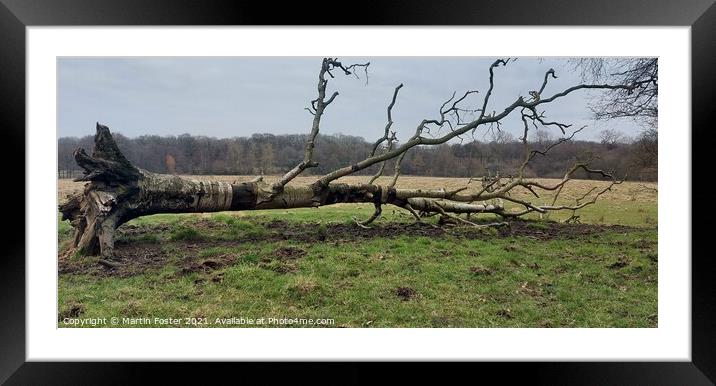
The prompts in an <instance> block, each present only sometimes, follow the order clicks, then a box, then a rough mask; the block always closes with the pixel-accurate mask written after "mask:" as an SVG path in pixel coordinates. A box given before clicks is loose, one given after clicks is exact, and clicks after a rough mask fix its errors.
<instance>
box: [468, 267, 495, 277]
mask: <svg viewBox="0 0 716 386" xmlns="http://www.w3.org/2000/svg"><path fill="white" fill-rule="evenodd" d="M470 273H471V274H473V275H475V276H482V275H492V270H491V269H489V268H485V267H470Z"/></svg>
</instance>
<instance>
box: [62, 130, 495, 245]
mask: <svg viewBox="0 0 716 386" xmlns="http://www.w3.org/2000/svg"><path fill="white" fill-rule="evenodd" d="M74 157H75V160H76V161H77V164H78V165H79V166H80V167H82V168H83V169H84V170H85V176H83V177H81V178H78V179H77V181H88V182H89V183H88V184H86V185H85V188H84V191H83V192H82V193H79V194H75V195H74V196H71V197H70V198H69V199H68V201H67V202H65V203H64V204H62V205H60V211H61V212H62V219H63V220H70V222H71V224H72V226H73V227H74V229H75V234H74V239H73V244H72V246H73V248H74V249H75V250H79V251H81V252H83V253H86V254H90V255H97V254H101V256H102V257H103V258H104V259H111V258H112V256H113V247H114V231H115V229H117V227H119V226H120V225H122V224H124V223H125V222H127V221H129V220H131V219H134V218H137V217H140V216H146V215H151V214H157V213H197V212H219V211H238V210H258V209H288V208H306V207H318V206H324V205H332V204H337V203H373V204H375V205H376V207H380V205H382V204H392V205H397V206H400V207H403V208H405V207H410V208H411V209H413V210H417V211H430V212H432V211H436V210H440V211H447V212H453V213H474V212H493V213H500V212H501V211H502V207H501V206H495V205H482V204H472V203H466V202H453V201H449V200H440V201H439V203H438V201H436V200H435V199H431V198H424V197H416V196H425V194H426V193H430V191H426V190H419V189H417V190H416V189H395V188H393V187H390V188H387V187H382V186H380V185H373V184H355V185H349V184H341V183H331V184H329V185H328V186H321V185H318V184H312V185H303V186H293V185H287V186H285V187H283V188H282V189H281V190H280V191H276V190H275V188H274V187H273V185H270V184H268V183H266V182H264V181H263V179H262V178H257V179H255V180H253V181H250V182H242V183H227V182H220V181H202V180H195V179H189V178H183V177H179V176H174V175H167V174H157V173H152V172H149V171H146V170H142V169H139V168H137V167H135V166H134V165H132V164H131V163H130V162H129V161H128V160H127V159H126V158H125V157H124V155H123V154H122V153H121V152H120V151H119V148H118V147H117V145H116V143H115V142H114V140H113V139H112V135H111V134H110V131H109V128H107V127H106V126H102V125H100V124H97V134H96V135H95V147H94V150H93V152H92V156H89V155H87V153H85V151H84V150H83V149H77V150H76V151H75V153H74ZM437 193H438V195H440V193H441V191H437ZM443 193H444V192H443ZM443 195H444V194H443Z"/></svg>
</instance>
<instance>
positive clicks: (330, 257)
mask: <svg viewBox="0 0 716 386" xmlns="http://www.w3.org/2000/svg"><path fill="white" fill-rule="evenodd" d="M299 182H300V181H299ZM349 182H351V181H349ZM576 182H577V184H575V185H577V186H574V187H573V188H571V189H570V190H569V191H567V192H565V193H566V194H565V199H568V198H569V197H570V195H572V196H579V195H580V191H579V188H583V187H584V186H587V185H589V184H591V182H582V181H576ZM459 183H464V181H460V180H456V179H426V178H421V177H412V178H411V177H408V178H406V179H404V182H403V184H404V185H403V186H404V187H411V184H423V185H425V184H427V185H431V184H434V185H435V186H448V187H450V186H451V184H459ZM581 184H584V185H581ZM79 186H81V185H79ZM590 186H591V185H590ZM649 186H653V185H649ZM76 187H77V185H76V184H72V183H69V182H67V181H60V192H59V194H60V197H64V195H66V193H67V192H69V191H72V190H74V189H76ZM544 199H545V200H547V199H548V197H545V198H544ZM371 212H372V207H371V205H336V206H331V207H324V208H318V209H295V210H288V211H283V210H275V211H256V212H234V213H228V212H226V213H215V214H201V215H191V214H187V215H155V216H148V217H143V218H139V219H135V220H133V221H131V222H130V223H128V224H126V225H124V226H122V227H121V228H120V234H119V236H118V239H117V247H116V250H117V255H118V257H119V259H120V261H122V262H124V263H126V264H124V265H123V266H122V267H120V268H117V269H114V270H107V269H105V268H103V267H102V266H100V265H98V264H97V260H96V258H95V257H89V256H78V255H74V256H68V257H67V258H65V259H61V261H60V266H59V269H60V274H59V292H58V293H59V312H60V315H59V318H58V325H59V326H60V327H67V326H68V325H67V324H64V323H63V322H62V321H63V320H64V319H65V318H68V317H71V318H80V319H82V318H108V319H109V318H111V317H118V318H122V317H129V318H142V317H148V318H149V319H150V323H145V324H141V325H138V326H140V327H157V326H160V325H158V324H156V322H157V321H158V320H155V319H154V318H164V320H166V318H177V319H180V323H179V325H180V326H190V325H192V323H199V324H200V325H201V326H208V327H225V326H226V325H223V324H217V322H220V321H222V320H224V321H225V320H226V319H230V318H236V319H234V320H233V322H237V321H241V320H240V319H238V318H247V319H253V320H257V319H260V318H266V320H268V318H276V319H281V318H289V319H292V318H302V319H314V320H320V321H319V323H321V324H316V323H312V324H301V323H305V320H301V321H299V325H310V326H318V327H323V326H326V325H329V326H334V327H339V326H344V327H656V326H657V322H658V321H657V316H656V315H657V280H656V279H657V261H658V257H657V230H656V219H657V209H656V193H655V191H653V190H651V189H648V188H645V187H644V186H642V185H641V184H636V183H626V184H623V185H620V186H618V187H617V188H616V189H615V191H614V192H610V193H609V194H608V195H605V196H604V197H603V200H601V201H600V202H598V204H597V205H594V206H592V207H588V208H587V209H585V210H583V211H582V212H581V220H582V222H583V223H584V224H575V225H564V224H560V223H555V222H552V221H551V220H559V219H561V218H566V217H568V216H569V213H565V214H560V215H558V216H553V217H552V218H551V219H549V220H546V219H543V220H539V221H528V222H519V223H515V224H513V225H512V226H511V227H510V228H509V229H504V230H500V231H496V230H493V229H488V230H476V229H472V228H467V227H462V226H461V227H449V228H434V227H432V226H429V225H427V226H415V225H412V226H409V225H408V224H410V223H411V221H412V220H411V219H410V217H408V216H407V215H405V214H404V213H402V212H400V211H397V210H395V211H394V210H393V209H391V208H387V209H386V210H384V217H383V218H381V220H379V221H378V223H377V225H376V227H374V228H373V229H370V230H364V229H360V228H358V227H356V226H354V224H353V220H352V219H351V217H352V216H357V217H359V218H365V217H368V216H369V215H370V213H371ZM70 234H71V228H70V227H69V224H67V223H63V222H60V224H59V239H60V245H61V249H62V248H63V245H64V244H66V243H67V241H68V239H69V237H70ZM183 318H196V319H189V320H185V319H183ZM217 319H219V320H218V321H217ZM329 319H330V320H332V322H331V321H330V320H329ZM293 321H294V323H295V322H296V320H295V319H294V320H293ZM186 322H189V324H186ZM284 322H287V320H286V321H284ZM239 325H241V326H247V325H246V324H238V325H237V324H234V325H233V326H239ZM266 325H270V326H276V327H284V326H286V324H278V322H274V323H272V324H268V323H267V324H266ZM293 325H296V324H293ZM118 326H119V327H131V326H132V325H128V324H121V323H120V325H118ZM254 326H255V325H249V327H254Z"/></svg>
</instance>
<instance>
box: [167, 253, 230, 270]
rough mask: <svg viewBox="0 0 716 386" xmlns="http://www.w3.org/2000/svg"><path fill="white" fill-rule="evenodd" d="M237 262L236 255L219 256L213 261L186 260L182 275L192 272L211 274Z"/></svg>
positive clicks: (189, 258)
mask: <svg viewBox="0 0 716 386" xmlns="http://www.w3.org/2000/svg"><path fill="white" fill-rule="evenodd" d="M235 261H236V255H234V254H231V253H226V254H223V255H219V256H212V258H211V259H204V260H195V259H193V258H192V257H188V258H185V259H184V261H183V262H182V268H181V270H180V272H181V274H183V275H187V274H189V273H192V272H211V271H214V270H217V269H219V268H223V267H226V266H228V265H231V264H233V263H234V262H235Z"/></svg>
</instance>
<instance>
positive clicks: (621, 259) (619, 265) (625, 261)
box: [608, 255, 631, 269]
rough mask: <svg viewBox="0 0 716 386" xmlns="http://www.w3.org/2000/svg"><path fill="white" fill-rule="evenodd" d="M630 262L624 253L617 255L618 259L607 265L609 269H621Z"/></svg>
mask: <svg viewBox="0 0 716 386" xmlns="http://www.w3.org/2000/svg"><path fill="white" fill-rule="evenodd" d="M630 263H631V261H629V258H627V257H626V256H624V255H621V256H619V260H617V261H615V262H614V263H612V264H610V265H609V266H608V267H609V268H611V269H621V268H624V267H626V266H628V265H629V264H630Z"/></svg>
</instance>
